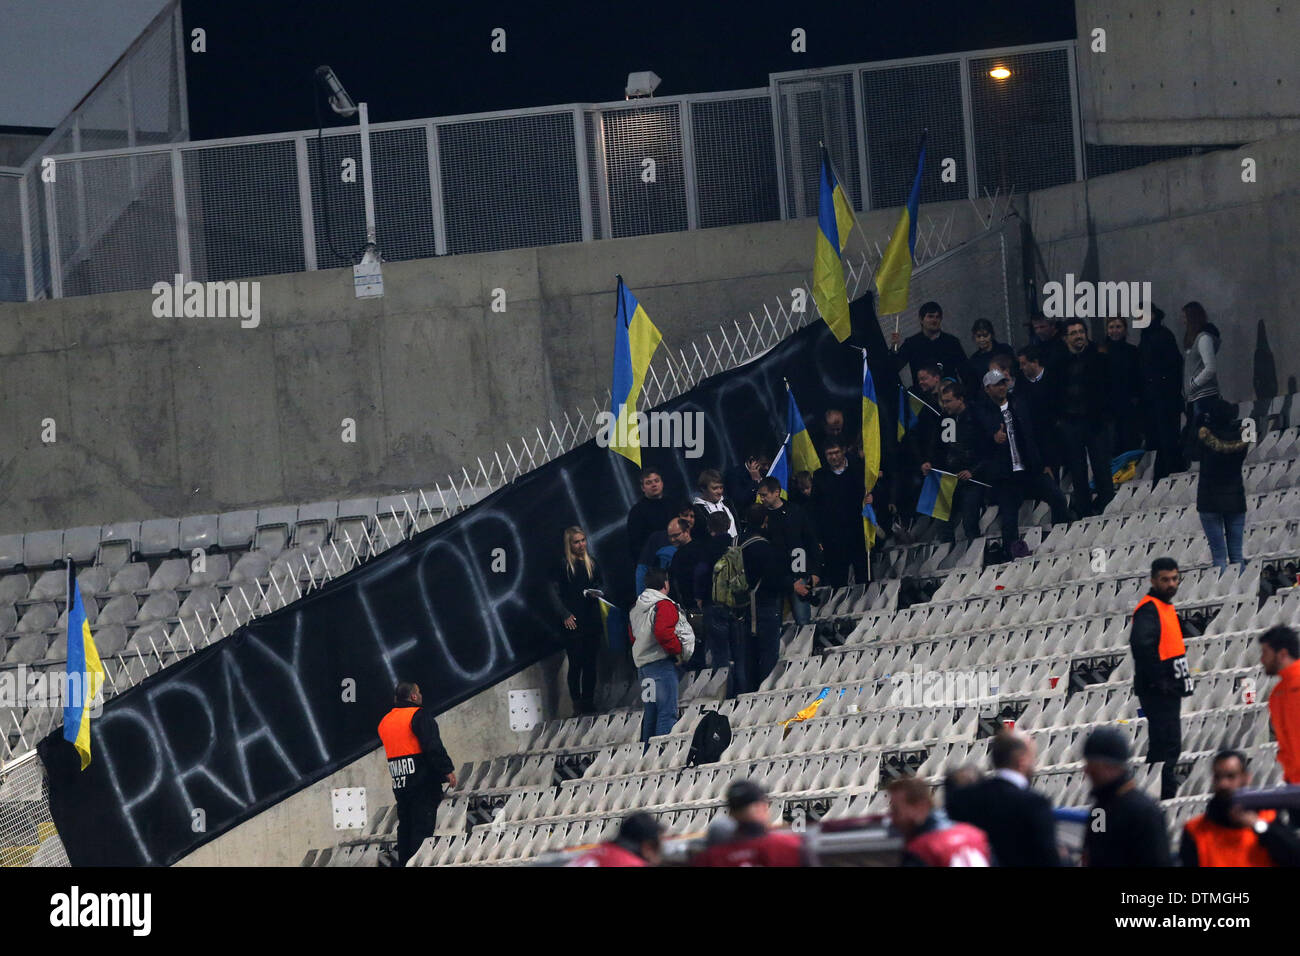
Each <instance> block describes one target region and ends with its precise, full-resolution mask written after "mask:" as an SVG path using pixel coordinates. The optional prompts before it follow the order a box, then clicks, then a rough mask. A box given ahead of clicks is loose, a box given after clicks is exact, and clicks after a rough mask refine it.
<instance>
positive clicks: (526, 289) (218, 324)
mask: <svg viewBox="0 0 1300 956" xmlns="http://www.w3.org/2000/svg"><path fill="white" fill-rule="evenodd" d="M950 211H951V213H952V215H953V217H954V222H953V227H952V233H951V235H952V236H953V238H954V240H956V241H960V240H961V239H962V238H963V237H965V236H967V235H971V234H973V233H974V232H975V231H977V230H978V229H979V228H980V226H979V224H978V217H977V216H976V215H975V212H974V210H973V209H972V208H971V206H970V204H969V203H954V204H951V205H950V206H948V207H934V208H930V209H927V211H926V215H928V216H933V217H936V218H939V217H944V218H946V217H947V215H948V213H949V212H950ZM896 218H897V211H896V210H885V211H883V212H877V213H872V214H869V215H867V216H864V217H863V225H864V228H865V229H866V231H867V233H868V234H869V235H872V236H875V237H878V238H879V241H880V243H881V245H882V247H883V245H884V242H885V241H886V240H887V238H888V236H889V233H890V231H891V230H892V228H893V225H894V221H895V220H896ZM813 228H814V227H813V222H812V220H802V221H795V222H776V223H763V224H757V225H749V226H738V227H728V228H722V229H710V230H701V231H697V232H685V233H674V234H670V235H661V236H648V237H644V238H637V239H618V240H608V241H603V242H592V243H581V244H573V245H564V246H551V247H545V248H534V249H521V250H515V251H510V252H500V253H488V254H482V255H472V256H453V257H446V258H441V259H425V260H417V261H411V262H398V263H389V264H387V265H386V266H385V268H384V279H385V295H384V296H383V297H382V298H379V299H369V300H358V299H356V298H355V297H354V296H353V292H352V276H351V272H350V270H332V271H326V272H308V273H300V274H295V275H276V276H267V277H264V278H263V279H261V280H260V281H261V321H260V324H259V325H258V327H256V328H248V329H245V328H241V327H240V322H239V320H238V319H237V318H224V319H222V318H203V319H199V318H178V319H177V318H170V319H168V318H156V317H155V316H154V315H153V303H154V296H153V295H152V294H151V293H149V292H132V293H119V294H114V295H102V296H93V297H83V298H69V299H62V300H57V301H50V302H34V303H15V304H5V305H0V398H2V400H3V407H4V408H5V411H6V419H7V426H8V427H6V428H5V429H4V430H3V431H2V432H0V533H12V532H17V531H30V530H40V529H46V528H64V527H75V526H78V525H83V524H101V523H107V522H111V521H117V520H134V519H144V518H150V517H159V516H177V517H179V516H182V515H186V514H203V513H208V512H217V511H223V510H232V509H237V508H244V507H256V506H260V505H269V504H286V503H300V502H306V501H312V500H317V499H328V498H343V497H349V496H354V495H355V496H359V495H366V494H372V493H373V494H387V493H391V492H393V491H399V490H407V489H410V488H412V487H419V486H428V487H432V484H433V483H434V482H435V481H439V480H442V479H444V478H445V477H446V475H447V474H448V473H455V474H459V472H460V468H461V466H463V465H467V464H470V463H472V462H474V461H475V459H476V458H477V457H478V456H484V458H485V460H486V458H487V457H488V456H490V455H491V453H492V452H494V451H496V450H498V449H500V448H501V447H502V445H503V443H504V442H505V441H506V440H508V439H513V438H516V437H518V436H520V435H531V434H533V432H534V429H536V428H538V427H544V426H545V424H546V422H547V421H549V420H551V419H552V418H558V417H559V416H560V415H561V413H562V412H564V411H566V410H569V411H572V410H574V409H576V408H577V407H578V406H582V407H583V408H584V409H585V410H586V411H587V412H588V413H590V412H591V411H592V410H593V405H592V400H593V399H595V398H597V397H599V398H600V400H601V401H602V402H604V401H606V399H605V393H606V390H607V389H608V388H609V379H610V369H611V362H612V352H613V313H614V295H613V289H614V284H615V280H614V275H615V273H617V272H621V273H622V274H623V276H624V277H625V279H626V280H627V282H628V284H629V286H630V287H631V288H632V289H633V290H634V291H635V292H636V293H637V295H638V296H639V297H640V300H641V302H642V304H643V305H644V306H645V308H646V310H647V311H648V312H649V313H650V315H651V317H652V318H653V319H654V321H655V322H656V324H657V325H658V326H659V328H660V329H661V330H662V332H663V333H664V341H665V342H666V343H667V344H668V345H670V346H671V347H673V348H682V347H688V346H689V345H690V344H692V343H694V342H696V341H701V340H702V339H703V336H704V334H705V333H706V332H708V331H712V330H715V329H716V328H717V326H718V325H719V324H721V323H723V322H726V323H731V322H732V321H734V320H743V321H746V322H747V321H748V319H747V318H746V316H747V313H748V312H750V311H751V310H760V309H761V307H762V305H763V304H764V303H765V302H767V303H770V304H774V302H775V299H776V297H778V296H782V297H785V298H786V300H787V302H788V301H789V296H790V290H791V289H792V288H794V287H795V286H797V285H800V284H801V283H803V282H805V281H809V280H810V278H811V276H810V272H811V263H812V250H813ZM158 279H159V280H167V281H170V280H171V279H172V277H171V276H170V275H160V276H159V277H158ZM495 289H501V290H504V295H505V311H504V312H494V311H492V309H491V304H492V301H493V296H494V292H493V290H495ZM345 418H350V419H353V420H354V421H355V423H356V441H355V443H345V442H344V441H342V437H343V426H342V422H343V420H344V419H345ZM47 419H53V421H54V428H55V432H54V434H55V439H56V440H55V441H54V442H52V443H46V442H44V441H42V432H43V430H45V426H44V425H43V424H42V423H43V422H45V421H46V420H47Z"/></svg>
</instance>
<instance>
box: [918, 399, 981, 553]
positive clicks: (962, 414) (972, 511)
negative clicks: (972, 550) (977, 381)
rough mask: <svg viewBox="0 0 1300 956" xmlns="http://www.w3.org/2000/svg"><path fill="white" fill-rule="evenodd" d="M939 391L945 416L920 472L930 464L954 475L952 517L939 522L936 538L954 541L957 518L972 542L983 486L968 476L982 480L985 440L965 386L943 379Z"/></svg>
mask: <svg viewBox="0 0 1300 956" xmlns="http://www.w3.org/2000/svg"><path fill="white" fill-rule="evenodd" d="M940 393H941V396H942V397H941V401H942V403H943V410H944V412H945V414H946V415H947V417H946V418H944V419H943V420H942V421H941V422H940V431H939V437H940V439H941V440H940V441H939V443H938V445H937V446H936V448H935V452H936V454H935V460H934V461H932V462H931V461H926V462H922V463H921V473H922V474H929V472H930V468H931V466H933V467H935V468H938V469H940V470H941V471H946V472H949V473H951V474H954V475H956V476H957V488H956V489H955V490H954V492H953V499H952V516H951V517H952V520H950V521H942V522H940V523H939V540H940V541H947V542H952V541H954V540H956V524H957V522H958V521H959V520H960V521H961V523H962V528H963V529H964V530H965V532H966V538H967V540H969V541H973V540H975V539H976V538H978V537H979V534H980V514H981V512H982V511H983V508H984V488H983V487H982V486H981V485H977V484H974V483H973V482H972V481H971V479H972V478H973V479H975V480H977V481H983V480H984V475H985V472H987V471H988V461H987V455H988V452H987V446H988V442H987V441H985V439H984V436H983V434H982V433H981V431H980V426H979V424H978V423H977V422H976V421H975V416H974V415H972V414H971V411H970V409H969V408H967V407H966V386H964V385H963V384H962V383H961V382H945V383H944V384H943V388H942V389H941V390H940ZM985 483H986V484H987V482H985Z"/></svg>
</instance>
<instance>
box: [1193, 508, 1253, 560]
mask: <svg viewBox="0 0 1300 956" xmlns="http://www.w3.org/2000/svg"><path fill="white" fill-rule="evenodd" d="M1198 513H1199V514H1200V516H1201V527H1202V528H1204V529H1205V537H1207V538H1209V540H1210V560H1212V561H1213V562H1214V566H1215V567H1216V568H1226V567H1227V566H1228V564H1229V563H1231V564H1235V565H1238V566H1239V567H1241V568H1242V569H1243V570H1244V569H1245V567H1246V559H1245V558H1244V557H1242V554H1241V539H1242V535H1243V533H1244V532H1245V530H1246V514H1245V512H1241V513H1239V514H1235V515H1225V514H1219V513H1218V512H1214V511H1201V512H1198Z"/></svg>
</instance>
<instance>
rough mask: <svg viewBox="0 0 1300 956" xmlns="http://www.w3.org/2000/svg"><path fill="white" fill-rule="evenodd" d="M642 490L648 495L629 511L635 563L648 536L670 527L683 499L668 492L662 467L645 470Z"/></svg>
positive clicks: (629, 542)
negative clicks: (679, 500)
mask: <svg viewBox="0 0 1300 956" xmlns="http://www.w3.org/2000/svg"><path fill="white" fill-rule="evenodd" d="M641 494H642V495H643V496H644V497H643V498H642V499H641V500H640V501H638V502H637V503H636V504H634V505H633V506H632V510H631V511H629V512H628V513H627V547H628V552H629V553H630V554H631V556H632V562H633V563H634V564H635V563H636V561H637V558H638V556H639V555H640V554H641V549H642V548H643V547H644V546H645V543H646V539H647V538H649V537H650V535H651V534H652V533H654V532H655V531H663V530H664V529H665V528H667V527H668V520H669V519H670V518H672V517H673V516H674V515H676V514H677V511H678V509H679V508H680V503H679V502H677V501H675V500H673V499H672V498H669V497H668V496H667V495H665V494H664V478H663V475H662V474H660V472H659V469H658V468H643V469H642V470H641Z"/></svg>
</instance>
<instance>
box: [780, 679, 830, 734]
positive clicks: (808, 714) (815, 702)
mask: <svg viewBox="0 0 1300 956" xmlns="http://www.w3.org/2000/svg"><path fill="white" fill-rule="evenodd" d="M830 694H831V689H830V688H829V687H823V688H822V692H821V693H820V694H818V695H817V696H816V697H814V698H813V699H812V701H811V702H810V703H809V704H808V706H807V707H805V708H803V710H801V711H799V713H797V714H795V715H794V716H793V717H791V718H790V719H789V720H783V721H781V726H782V727H784V728H785V729H786V732H787V733H789V731H790V725H791V724H795V723H799V722H801V721H805V720H808V719H809V718H812V717H815V716H816V715H817V708H818V707H820V706H821V705H822V701H824V700H825V699H826V698H827V697H829V696H830Z"/></svg>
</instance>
